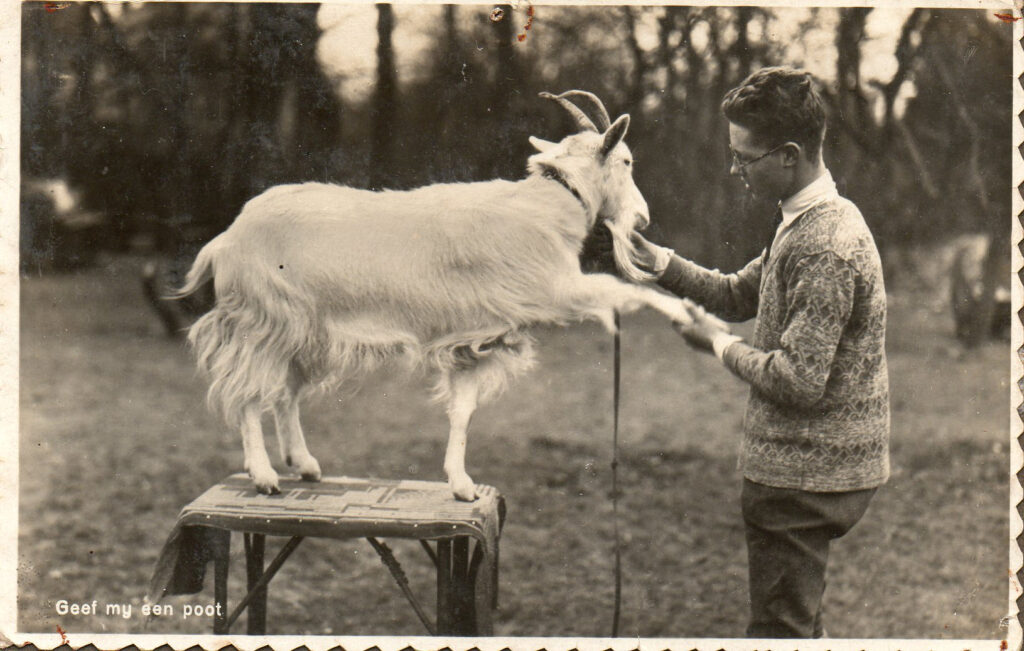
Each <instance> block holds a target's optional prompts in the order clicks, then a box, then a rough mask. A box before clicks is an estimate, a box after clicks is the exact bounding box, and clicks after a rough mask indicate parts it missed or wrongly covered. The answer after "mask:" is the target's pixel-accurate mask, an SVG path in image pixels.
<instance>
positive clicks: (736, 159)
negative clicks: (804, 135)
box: [729, 142, 789, 172]
mask: <svg viewBox="0 0 1024 651" xmlns="http://www.w3.org/2000/svg"><path fill="white" fill-rule="evenodd" d="M788 144H789V143H788V142H784V143H782V144H781V145H775V146H774V147H772V148H771V149H769V150H768V151H766V152H765V153H763V154H761V155H760V156H758V157H757V158H751V159H750V160H743V159H742V158H740V155H739V154H738V153H736V150H735V149H732V148H730V149H729V153H730V154H731V155H732V164H733V165H734V166H735V167H736V169H738V170H740V171H741V172H742V171H743V170H744V169H746V168H747V166H749V165H753V164H754V163H756V162H757V161H759V160H761V159H764V158H767V157H769V156H771V155H772V154H774V153H775V152H777V151H779V150H780V149H782V148H783V147H785V146H786V145H788Z"/></svg>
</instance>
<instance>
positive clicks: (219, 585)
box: [211, 529, 231, 635]
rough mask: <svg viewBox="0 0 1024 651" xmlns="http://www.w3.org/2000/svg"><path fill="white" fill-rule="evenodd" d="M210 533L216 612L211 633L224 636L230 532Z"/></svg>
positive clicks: (226, 615) (226, 611)
mask: <svg viewBox="0 0 1024 651" xmlns="http://www.w3.org/2000/svg"><path fill="white" fill-rule="evenodd" d="M211 533H212V535H211V543H212V544H213V600H214V602H215V603H216V604H217V612H216V614H215V615H214V618H213V632H214V634H215V635H226V634H227V632H228V624H227V617H228V559H229V558H230V554H231V532H230V531H227V530H225V529H214V530H213V531H212V532H211Z"/></svg>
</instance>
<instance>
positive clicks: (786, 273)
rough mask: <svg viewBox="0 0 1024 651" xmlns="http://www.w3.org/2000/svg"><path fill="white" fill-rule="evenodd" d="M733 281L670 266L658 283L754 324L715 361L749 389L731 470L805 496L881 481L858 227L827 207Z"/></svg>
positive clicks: (865, 233)
mask: <svg viewBox="0 0 1024 651" xmlns="http://www.w3.org/2000/svg"><path fill="white" fill-rule="evenodd" d="M763 258H764V255H762V256H761V257H759V258H757V259H755V260H753V261H752V262H750V263H749V264H748V265H747V266H746V267H744V268H743V269H742V270H740V271H738V272H737V273H734V274H723V273H721V272H719V271H717V270H708V269H705V268H703V267H700V266H698V265H696V264H694V263H692V262H689V261H687V260H684V259H683V258H680V257H678V256H675V257H673V259H672V261H671V262H670V263H669V266H668V268H667V269H666V270H665V273H664V274H663V275H662V277H661V280H660V281H659V283H660V284H661V285H662V286H663V287H664V288H666V289H668V290H669V291H671V292H673V293H675V294H677V295H679V296H687V297H689V298H692V299H693V300H695V301H696V302H698V303H700V304H702V305H704V307H705V308H706V309H707V310H708V311H710V312H713V313H715V314H718V315H719V316H721V317H723V318H725V319H727V320H731V321H743V320H747V319H750V318H751V317H754V316H755V315H756V316H757V321H756V324H755V326H754V336H753V341H752V342H751V345H747V344H746V343H743V342H737V343H734V344H733V345H731V346H729V347H728V348H727V349H726V351H725V354H724V357H723V361H724V362H725V364H726V366H727V367H728V368H729V369H730V370H731V371H732V372H733V373H735V374H736V375H737V376H739V377H740V378H742V379H743V380H744V381H746V382H747V383H748V384H750V387H751V390H750V398H749V402H748V404H747V413H746V417H745V419H744V425H743V431H744V436H743V443H742V447H741V450H740V458H739V467H740V469H741V470H742V471H743V475H744V476H745V477H746V478H747V479H750V480H751V481H755V482H757V483H760V484H765V485H768V486H777V487H781V488H796V489H802V490H808V491H815V492H831V491H849V490H858V489H864V488H872V487H875V486H878V485H880V484H882V483H884V482H885V481H886V479H887V478H888V476H889V379H888V371H887V368H886V360H885V311H886V306H885V287H884V285H883V280H882V265H881V261H880V259H879V256H878V250H877V249H876V248H875V243H874V239H873V238H872V236H871V233H870V231H869V230H868V228H867V225H866V224H865V223H864V219H863V217H862V216H861V214H860V211H859V210H858V209H857V207H856V206H855V205H854V204H853V203H851V202H850V201H848V200H846V199H843V198H838V199H836V200H832V201H827V202H825V203H823V204H819V205H818V206H815V207H813V208H811V209H810V210H808V211H807V212H806V213H804V214H803V215H802V216H801V217H800V218H798V219H797V220H796V222H795V223H794V224H793V225H792V226H791V227H790V229H789V230H788V231H787V232H786V233H785V234H784V235H783V236H782V237H781V238H780V239H779V240H778V241H776V242H775V244H774V246H773V248H772V251H771V255H770V256H769V259H768V261H767V264H766V265H765V266H764V267H763V268H762V261H763Z"/></svg>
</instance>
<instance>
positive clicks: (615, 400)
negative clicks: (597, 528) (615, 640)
mask: <svg viewBox="0 0 1024 651" xmlns="http://www.w3.org/2000/svg"><path fill="white" fill-rule="evenodd" d="M619 326H620V324H619V311H618V310H615V347H614V353H613V355H614V358H613V363H612V369H613V371H612V378H613V379H612V382H613V384H614V389H613V391H612V411H613V416H612V527H613V528H614V530H615V610H614V611H613V613H612V637H618V636H619V613H620V612H621V609H622V546H621V542H620V537H619V384H620V380H621V379H622V369H621V366H622V364H621V358H622V355H621V352H622V337H621V335H620V334H619V333H620V331H621V328H620V327H619Z"/></svg>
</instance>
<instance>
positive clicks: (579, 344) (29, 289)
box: [18, 258, 1010, 638]
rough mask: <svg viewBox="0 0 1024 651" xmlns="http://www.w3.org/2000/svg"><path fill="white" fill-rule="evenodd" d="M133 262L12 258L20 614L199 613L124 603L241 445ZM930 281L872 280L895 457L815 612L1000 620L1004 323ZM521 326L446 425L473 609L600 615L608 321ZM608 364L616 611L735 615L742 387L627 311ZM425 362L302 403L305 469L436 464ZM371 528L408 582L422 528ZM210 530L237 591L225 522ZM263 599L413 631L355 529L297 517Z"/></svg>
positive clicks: (561, 632)
mask: <svg viewBox="0 0 1024 651" xmlns="http://www.w3.org/2000/svg"><path fill="white" fill-rule="evenodd" d="M138 267H139V261H138V260H135V259H132V258H115V259H111V260H107V261H105V263H104V264H103V265H101V266H100V267H98V268H96V269H93V270H90V271H87V272H84V273H81V274H79V275H73V276H49V277H32V278H25V279H23V281H22V308H21V314H22V322H21V337H22V339H21V438H20V464H21V467H20V468H21V470H20V475H21V476H20V523H19V524H20V535H19V563H20V564H19V569H20V572H19V585H18V591H19V592H18V596H19V629H20V630H22V631H33V632H36V631H38V632H51V633H52V632H54V631H55V628H56V627H57V626H58V625H59V626H60V627H61V628H63V629H64V630H65V631H68V632H111V633H112V632H190V633H206V632H209V631H210V630H211V628H210V627H211V622H210V620H208V619H193V620H187V621H182V620H181V619H180V618H174V619H171V620H156V621H154V622H152V623H151V624H150V625H149V626H148V627H147V626H146V625H145V624H144V621H143V619H142V618H141V617H140V616H139V615H138V609H139V608H140V606H141V604H142V598H143V595H144V593H145V590H146V586H147V583H148V580H149V576H150V572H151V571H152V569H153V563H154V561H155V559H156V556H157V554H158V552H159V550H160V547H161V545H162V544H163V541H164V538H165V536H166V535H167V533H168V531H169V529H170V527H171V525H172V524H173V522H174V519H175V516H176V515H177V512H178V510H179V509H180V508H181V507H182V506H183V505H184V504H185V503H187V502H188V501H190V500H191V499H193V498H194V497H196V496H197V495H198V494H199V493H200V492H202V491H203V490H204V489H205V488H206V487H208V486H209V485H211V484H213V483H214V482H216V481H218V480H220V479H221V478H223V477H224V476H225V475H227V474H230V473H232V472H236V471H238V470H240V469H241V463H242V458H241V443H240V441H239V440H238V439H237V436H236V435H235V434H233V433H230V432H227V431H225V429H224V428H223V427H222V426H221V425H220V424H219V423H218V422H217V421H216V420H215V419H214V418H213V417H212V416H211V415H210V414H209V413H208V412H207V410H206V408H205V405H204V393H205V386H204V385H203V383H202V382H201V381H199V380H198V379H197V378H196V377H195V375H194V371H193V364H192V361H191V358H190V356H189V353H188V351H187V350H186V349H185V347H184V345H183V344H181V343H180V342H175V341H170V340H168V339H166V338H164V337H163V336H162V335H161V333H160V328H159V326H158V324H157V322H156V320H155V318H154V317H153V316H152V314H151V313H150V312H149V311H148V309H147V307H146V306H145V304H144V302H143V299H142V297H141V292H140V290H139V287H138V282H137V270H138ZM929 296H932V295H924V294H918V295H910V294H905V293H902V292H893V293H892V294H891V296H890V299H891V300H890V333H889V340H888V351H889V364H890V376H891V382H892V405H893V436H892V462H893V474H892V479H891V480H890V482H889V483H888V484H887V485H886V486H885V487H883V488H882V490H881V491H880V492H879V494H878V495H877V497H876V499H875V501H874V502H873V504H872V506H871V509H870V510H869V512H868V515H867V516H866V517H865V519H864V520H863V521H862V522H861V523H860V524H859V525H858V526H857V528H855V529H854V530H853V532H851V533H850V534H849V535H848V536H847V537H846V538H844V539H842V540H841V541H840V542H839V543H838V544H837V545H836V547H835V551H834V556H833V561H832V572H831V575H830V581H829V588H828V592H827V593H826V608H827V617H828V619H827V626H828V629H829V633H830V634H831V635H832V636H834V637H899V638H918V637H922V638H996V637H1000V636H1001V629H1000V620H1001V618H1002V617H1003V616H1004V615H1005V614H1006V612H1007V566H1008V551H1007V549H1008V544H1007V541H1008V523H1007V513H1008V505H1009V488H1008V470H1009V451H1008V448H1009V443H1008V441H1009V435H1008V429H1009V381H1008V376H1009V359H1010V357H1009V352H1008V345H1007V344H1005V343H1002V344H1000V343H992V344H989V345H986V346H984V347H981V348H979V349H977V350H974V351H971V352H970V353H969V354H964V353H963V352H962V351H960V349H959V348H958V347H957V346H956V345H955V344H954V342H953V340H952V338H951V332H952V325H951V322H950V318H949V316H948V310H946V309H945V307H944V306H943V305H942V304H941V301H940V300H937V299H934V298H930V297H929ZM743 331H746V329H744V330H743ZM537 335H538V339H539V349H540V359H541V364H540V365H539V367H538V368H537V369H536V370H535V371H534V372H533V373H532V374H531V375H529V376H528V377H526V378H524V379H523V380H522V381H520V382H518V383H517V384H515V385H514V386H513V388H512V389H511V390H510V391H509V392H508V393H507V394H506V395H505V396H504V397H503V398H502V399H501V400H499V401H498V402H497V403H496V404H493V405H489V406H486V407H483V408H482V409H481V410H480V411H479V412H478V413H477V415H476V417H475V419H474V423H473V430H472V431H471V436H470V443H469V455H468V469H469V472H470V474H471V475H472V476H473V478H474V479H475V480H476V481H478V482H481V483H488V484H491V485H494V486H496V487H498V488H499V490H501V491H502V493H503V494H504V495H505V496H506V499H507V501H508V509H509V515H508V523H507V526H506V529H505V533H504V536H503V538H502V555H501V583H500V591H501V602H500V606H499V608H500V609H499V611H498V613H497V620H496V629H497V631H496V632H497V633H498V634H499V635H530V636H573V637H577V636H597V635H602V636H603V635H607V634H608V633H609V632H610V621H611V614H612V594H613V576H612V520H611V517H610V516H611V503H610V501H609V499H608V497H609V491H610V486H611V476H610V468H609V461H610V459H611V415H612V409H611V402H610V398H611V390H612V387H611V372H610V367H611V337H610V336H609V335H607V334H606V333H604V332H603V331H602V330H601V329H600V328H599V327H598V326H596V325H594V324H585V325H582V326H578V327H574V328H570V329H542V330H540V331H538V332H537ZM623 383H624V384H623V398H622V400H623V403H622V404H623V417H622V418H623V419H622V440H621V455H622V457H623V460H622V465H621V466H620V485H621V486H622V490H623V492H624V496H623V499H622V503H621V508H620V517H621V527H622V530H623V531H624V532H625V540H626V545H625V548H624V553H623V568H624V585H623V613H622V626H621V634H622V635H624V636H627V637H636V636H640V637H701V636H714V637H736V636H740V635H742V633H743V630H744V627H745V624H746V613H747V588H746V552H745V550H744V543H743V529H742V524H741V521H740V516H739V499H738V498H739V484H740V478H739V476H738V474H737V472H736V470H735V453H736V448H737V445H738V441H739V432H740V424H741V419H742V414H743V405H744V401H745V396H746V390H745V387H744V385H742V384H741V383H740V382H739V381H738V380H736V379H734V378H733V377H731V376H730V375H729V374H728V373H727V372H725V371H724V370H723V369H722V368H721V366H720V365H719V364H718V362H717V361H715V360H714V359H713V358H711V357H708V356H702V355H698V354H696V353H693V352H691V351H690V350H688V349H687V348H686V347H685V346H684V345H683V344H682V342H681V341H680V340H679V339H678V337H677V336H676V335H675V334H674V333H673V332H672V331H671V329H670V328H669V327H668V326H667V324H666V323H664V322H663V321H661V320H660V319H659V318H657V317H655V316H651V315H634V316H631V317H627V318H625V319H624V333H623ZM425 386H426V383H425V382H422V381H417V382H413V383H406V382H402V381H399V380H397V379H395V378H393V377H390V376H388V375H383V374H381V375H378V376H374V377H373V378H371V380H370V381H369V382H367V383H366V384H365V385H364V386H363V387H362V389H361V391H360V393H359V394H358V395H357V396H356V397H355V398H353V399H346V400H345V401H344V402H341V401H339V400H338V398H337V397H336V396H332V397H326V398H323V399H321V400H318V401H316V402H315V403H313V404H311V405H309V406H308V407H307V409H306V411H305V413H304V421H305V427H306V431H307V439H308V440H309V444H310V448H311V449H312V451H313V453H314V455H316V456H318V458H319V459H320V462H321V465H322V466H323V468H324V471H325V473H326V474H329V475H342V474H347V475H350V476H376V477H391V478H398V477H410V478H419V479H430V480H440V479H443V474H442V471H441V461H442V457H443V454H444V444H445V438H446V427H447V424H446V419H445V416H444V412H443V409H441V408H439V407H437V406H436V405H433V404H431V403H430V402H429V401H428V397H427V392H426V390H425ZM271 438H272V436H271ZM271 443H272V441H271ZM275 448H276V445H271V446H270V447H269V448H268V449H270V450H271V454H272V458H273V459H274V461H275V463H277V459H276V454H275V452H274V450H275ZM270 544H271V548H272V549H276V546H277V545H278V544H279V542H278V541H277V540H273V541H271V543H270ZM392 547H393V548H394V549H395V551H396V554H397V555H398V557H399V559H400V560H401V561H402V562H403V566H404V568H405V570H406V572H407V573H408V574H409V577H410V580H411V582H412V584H413V587H414V589H415V590H416V591H417V593H418V594H419V595H421V597H422V598H423V600H424V602H425V603H426V605H428V606H429V607H432V595H433V587H432V577H431V572H430V570H429V568H428V566H427V565H428V563H427V562H426V558H425V556H424V555H423V553H422V551H421V550H420V549H419V548H418V546H417V545H415V543H410V542H407V541H393V545H392ZM271 553H273V552H272V551H271ZM232 554H233V558H234V561H235V562H233V571H232V577H231V586H232V596H233V598H234V599H236V600H237V598H238V597H239V592H240V591H241V589H242V586H243V585H244V582H245V579H244V571H243V566H244V563H243V562H241V561H242V558H243V557H242V551H241V544H240V542H238V540H237V539H236V541H235V546H234V547H233V548H232ZM59 599H67V600H69V601H72V602H87V601H88V602H91V601H92V600H94V599H96V600H98V601H99V602H100V603H101V604H103V603H125V604H128V603H130V604H133V605H134V613H135V615H134V616H133V617H132V618H130V619H125V618H122V617H116V616H106V615H105V614H100V615H97V616H77V617H76V616H72V615H65V616H59V615H57V613H56V611H55V603H56V602H57V601H58V600H59ZM212 600H213V593H212V579H208V581H207V587H206V588H205V589H204V591H203V592H202V593H201V594H199V595H195V596H192V597H189V598H183V597H176V598H174V599H172V600H171V601H170V603H172V604H177V605H179V609H178V611H177V612H180V604H183V603H210V602H212ZM269 612H270V616H269V622H270V624H269V628H268V633H271V634H352V635H355V634H367V635H372V634H395V635H404V634H415V635H419V634H423V633H424V631H423V629H422V626H421V625H420V623H419V621H418V620H417V619H416V617H415V615H414V613H413V611H412V609H411V608H409V607H408V606H407V604H406V603H405V602H404V599H403V598H402V596H401V594H400V592H399V591H398V589H397V587H396V586H395V585H394V584H393V583H392V581H391V578H390V576H389V575H388V573H387V572H386V571H385V569H384V568H383V566H381V564H380V562H379V561H378V560H377V558H376V556H375V555H374V554H373V551H372V549H370V547H369V546H368V545H366V543H365V542H363V541H352V542H347V543H338V542H326V541H317V540H310V541H307V542H306V543H304V544H303V545H302V546H301V547H299V549H298V551H297V552H296V553H295V555H294V556H293V557H292V560H290V561H289V562H288V564H286V565H285V566H284V569H283V570H282V571H281V573H280V574H279V575H278V576H277V577H276V578H275V579H274V582H273V583H272V584H271V589H270V603H269Z"/></svg>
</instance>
